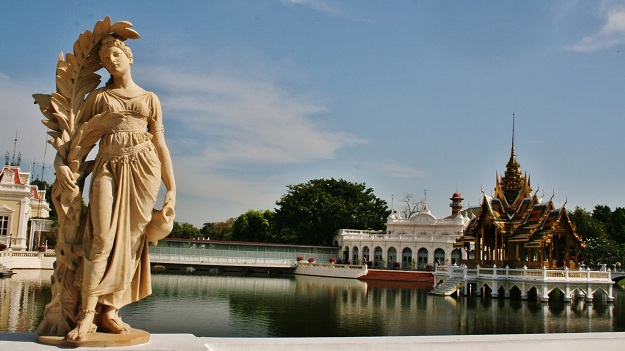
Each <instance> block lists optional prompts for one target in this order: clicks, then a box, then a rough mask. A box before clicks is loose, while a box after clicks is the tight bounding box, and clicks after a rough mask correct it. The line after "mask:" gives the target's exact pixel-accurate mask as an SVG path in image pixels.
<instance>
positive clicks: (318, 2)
mask: <svg viewBox="0 0 625 351" xmlns="http://www.w3.org/2000/svg"><path fill="white" fill-rule="evenodd" d="M282 3H284V4H286V5H299V6H306V7H309V8H311V9H313V10H315V11H318V12H321V13H323V14H326V15H329V16H334V17H338V18H344V19H347V20H352V21H368V20H367V19H364V18H362V17H360V16H357V15H355V14H353V13H350V12H353V11H348V10H347V9H345V8H343V7H341V6H339V5H338V4H337V2H336V1H335V2H334V3H332V4H331V3H330V2H328V1H324V0H282Z"/></svg>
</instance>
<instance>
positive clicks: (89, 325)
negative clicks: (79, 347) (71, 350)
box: [67, 310, 98, 340]
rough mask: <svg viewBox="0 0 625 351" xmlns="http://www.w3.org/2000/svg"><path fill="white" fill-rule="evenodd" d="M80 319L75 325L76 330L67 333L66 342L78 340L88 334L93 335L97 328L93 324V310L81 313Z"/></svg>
mask: <svg viewBox="0 0 625 351" xmlns="http://www.w3.org/2000/svg"><path fill="white" fill-rule="evenodd" d="M81 314H82V317H81V318H80V320H79V321H78V323H76V328H74V329H73V330H71V331H70V332H69V333H67V340H79V339H82V338H84V337H85V336H87V334H89V333H95V331H96V330H97V328H98V327H97V326H96V325H95V324H93V317H94V316H95V311H94V310H85V311H82V312H81Z"/></svg>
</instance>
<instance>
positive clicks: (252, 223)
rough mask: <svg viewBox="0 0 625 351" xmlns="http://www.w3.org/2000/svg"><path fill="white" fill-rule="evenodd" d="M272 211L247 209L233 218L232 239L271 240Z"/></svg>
mask: <svg viewBox="0 0 625 351" xmlns="http://www.w3.org/2000/svg"><path fill="white" fill-rule="evenodd" d="M273 217H274V212H273V211H269V210H266V211H256V210H248V211H247V212H245V213H244V214H242V215H240V216H239V217H237V219H235V220H234V225H233V226H232V240H236V241H255V242H263V241H264V242H270V241H273V234H272V229H273Z"/></svg>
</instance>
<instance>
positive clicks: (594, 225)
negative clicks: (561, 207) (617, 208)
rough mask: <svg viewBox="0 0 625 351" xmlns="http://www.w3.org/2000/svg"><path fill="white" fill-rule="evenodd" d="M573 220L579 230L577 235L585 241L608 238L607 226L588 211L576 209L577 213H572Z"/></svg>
mask: <svg viewBox="0 0 625 351" xmlns="http://www.w3.org/2000/svg"><path fill="white" fill-rule="evenodd" d="M570 215H571V220H572V221H573V224H575V227H576V228H577V233H578V234H580V235H581V236H582V238H584V240H588V239H592V238H604V239H605V238H607V233H606V230H605V225H604V224H603V223H601V222H600V221H598V220H597V219H595V217H594V216H593V215H591V214H590V213H589V212H588V211H586V210H584V209H582V208H579V207H576V208H575V211H573V212H571V213H570Z"/></svg>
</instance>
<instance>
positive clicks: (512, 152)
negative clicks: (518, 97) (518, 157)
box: [510, 112, 515, 155]
mask: <svg viewBox="0 0 625 351" xmlns="http://www.w3.org/2000/svg"><path fill="white" fill-rule="evenodd" d="M510 153H511V154H512V155H515V153H514V112H513V113H512V150H511V152H510Z"/></svg>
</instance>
